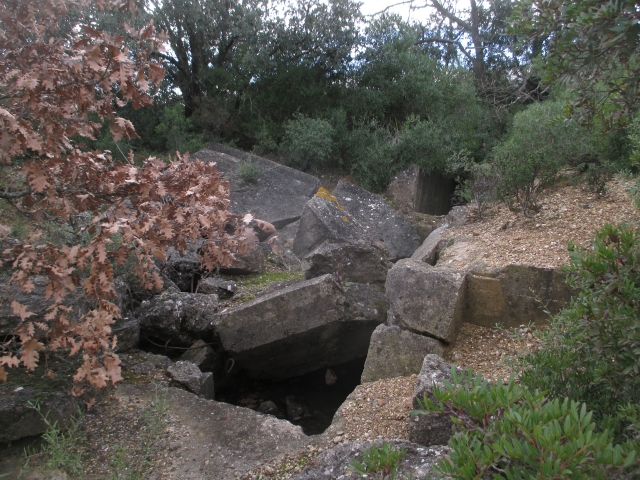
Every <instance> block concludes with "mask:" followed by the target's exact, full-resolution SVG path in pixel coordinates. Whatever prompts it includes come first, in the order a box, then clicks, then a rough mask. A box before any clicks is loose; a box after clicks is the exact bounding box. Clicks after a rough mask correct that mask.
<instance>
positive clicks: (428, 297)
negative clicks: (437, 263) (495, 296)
mask: <svg viewBox="0 0 640 480" xmlns="http://www.w3.org/2000/svg"><path fill="white" fill-rule="evenodd" d="M385 287H386V295H387V298H388V299H389V303H390V307H389V313H390V317H389V318H390V322H391V323H392V324H395V325H399V326H401V327H402V328H405V329H408V330H411V331H413V332H416V333H420V334H423V335H428V336H430V337H434V338H437V339H439V340H442V341H443V342H445V343H450V342H452V341H453V340H455V338H456V335H457V333H458V329H459V328H460V325H461V323H462V318H463V312H464V306H465V299H464V297H465V274H464V272H460V271H456V270H450V269H447V268H439V267H432V266H431V265H428V264H427V263H424V262H417V261H415V260H410V259H406V260H400V261H399V262H398V263H396V264H395V265H394V266H393V267H392V268H391V270H389V273H388V275H387V282H386V285H385Z"/></svg>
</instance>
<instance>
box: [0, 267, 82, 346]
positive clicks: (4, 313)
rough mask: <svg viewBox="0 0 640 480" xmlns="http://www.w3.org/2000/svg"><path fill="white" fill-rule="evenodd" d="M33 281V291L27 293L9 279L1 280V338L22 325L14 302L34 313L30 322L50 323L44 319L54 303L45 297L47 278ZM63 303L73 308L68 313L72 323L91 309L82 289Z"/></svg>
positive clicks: (35, 278)
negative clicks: (14, 308) (13, 304)
mask: <svg viewBox="0 0 640 480" xmlns="http://www.w3.org/2000/svg"><path fill="white" fill-rule="evenodd" d="M32 281H33V285H34V289H33V291H32V292H31V293H25V292H23V291H22V290H20V288H18V286H17V285H15V284H13V283H12V284H9V277H6V278H2V279H0V292H1V293H0V338H4V337H5V336H7V335H12V334H13V332H14V330H15V329H16V328H17V327H18V325H20V324H21V321H20V316H19V315H16V314H15V313H13V309H12V308H11V302H12V301H13V300H15V301H17V302H18V303H21V304H22V305H24V306H26V307H27V311H29V312H31V313H33V315H32V316H31V317H29V321H30V322H42V323H48V322H47V321H46V320H45V319H44V317H45V315H46V314H47V308H49V306H51V305H52V303H51V301H50V300H48V299H47V298H46V297H45V289H46V285H47V281H46V278H45V277H44V276H39V275H38V276H35V277H32ZM62 303H63V304H64V305H66V306H68V307H70V308H71V311H70V312H69V313H68V316H69V320H70V321H74V320H76V319H77V318H79V317H80V316H81V315H82V314H84V313H86V312H87V311H88V309H89V305H88V303H87V302H86V300H85V298H84V294H83V293H82V290H81V289H78V290H76V291H74V292H71V293H68V294H67V295H66V296H65V298H64V300H63V301H62Z"/></svg>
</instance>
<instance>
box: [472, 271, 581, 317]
mask: <svg viewBox="0 0 640 480" xmlns="http://www.w3.org/2000/svg"><path fill="white" fill-rule="evenodd" d="M565 280H566V274H565V273H564V272H563V271H561V270H560V269H554V268H540V267H533V266H530V265H508V266H506V267H500V268H496V269H493V270H480V271H474V272H473V273H470V274H468V275H467V295H466V306H465V313H464V317H465V321H466V322H469V323H473V324H476V325H482V326H486V327H493V326H494V325H496V324H501V325H502V326H503V327H504V328H515V327H518V326H519V325H522V324H528V323H534V324H537V325H544V324H546V323H547V322H548V320H549V315H555V314H556V313H558V312H559V311H560V310H561V309H562V308H564V307H565V306H566V305H567V304H568V303H569V301H570V300H571V296H572V294H574V291H573V290H572V289H571V287H569V286H568V285H567V284H566V281H565Z"/></svg>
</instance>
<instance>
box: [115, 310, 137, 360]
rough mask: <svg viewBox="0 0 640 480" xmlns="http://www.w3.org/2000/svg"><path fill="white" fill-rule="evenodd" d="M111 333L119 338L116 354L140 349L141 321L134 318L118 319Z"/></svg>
mask: <svg viewBox="0 0 640 480" xmlns="http://www.w3.org/2000/svg"><path fill="white" fill-rule="evenodd" d="M111 333H112V335H115V336H116V337H117V338H118V341H117V343H116V348H115V349H114V350H115V352H116V353H122V352H128V351H129V350H132V349H134V348H138V344H139V343H140V320H138V319H137V318H135V317H133V316H128V317H124V318H121V319H118V320H116V323H114V324H113V325H112V326H111Z"/></svg>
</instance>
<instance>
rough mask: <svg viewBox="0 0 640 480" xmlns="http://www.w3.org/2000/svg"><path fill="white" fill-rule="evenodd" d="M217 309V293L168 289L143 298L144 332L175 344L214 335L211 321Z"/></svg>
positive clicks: (141, 314) (191, 341)
mask: <svg viewBox="0 0 640 480" xmlns="http://www.w3.org/2000/svg"><path fill="white" fill-rule="evenodd" d="M217 309H218V298H217V296H215V295H205V294H202V293H183V292H172V291H167V292H164V293H162V294H160V295H158V296H156V297H153V298H152V299H151V300H149V301H147V302H144V303H143V304H142V306H141V307H140V310H139V315H140V316H139V318H140V330H141V334H142V335H143V336H146V337H149V338H151V339H155V341H156V342H158V343H162V344H164V343H165V342H166V341H167V340H170V343H171V345H173V346H176V345H178V346H184V347H186V346H190V345H193V343H194V342H195V341H196V340H200V339H202V340H205V341H207V340H210V339H212V331H211V322H212V320H213V318H214V315H215V312H216V310H217Z"/></svg>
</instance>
